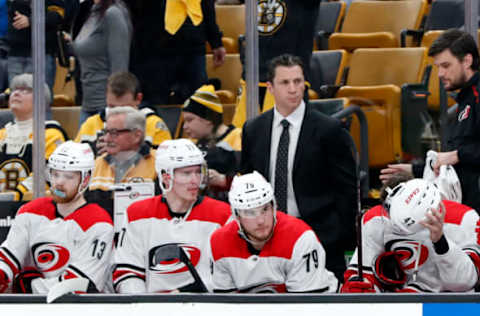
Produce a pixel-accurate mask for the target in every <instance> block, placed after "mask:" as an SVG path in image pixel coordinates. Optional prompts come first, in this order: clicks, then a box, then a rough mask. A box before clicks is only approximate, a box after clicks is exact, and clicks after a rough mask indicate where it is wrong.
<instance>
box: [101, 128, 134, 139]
mask: <svg viewBox="0 0 480 316" xmlns="http://www.w3.org/2000/svg"><path fill="white" fill-rule="evenodd" d="M131 131H133V129H131V128H122V129H116V128H112V129H107V128H105V129H104V130H103V135H107V134H110V136H112V137H117V136H118V135H120V134H121V133H127V132H131Z"/></svg>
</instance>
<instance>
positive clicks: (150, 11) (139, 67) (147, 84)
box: [126, 0, 226, 105]
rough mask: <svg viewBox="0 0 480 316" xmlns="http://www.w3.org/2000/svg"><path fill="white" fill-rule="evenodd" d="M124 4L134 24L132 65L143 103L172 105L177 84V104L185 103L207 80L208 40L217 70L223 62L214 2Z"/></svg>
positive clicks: (134, 1)
mask: <svg viewBox="0 0 480 316" xmlns="http://www.w3.org/2000/svg"><path fill="white" fill-rule="evenodd" d="M179 2H181V1H179ZM126 3H127V4H128V5H129V7H130V9H131V13H132V20H133V25H134V36H133V44H132V51H131V64H130V66H131V71H132V72H133V73H134V74H135V75H136V76H137V77H138V79H139V80H140V84H141V86H142V88H143V92H144V99H143V100H144V103H147V104H150V105H158V104H168V100H169V95H170V94H171V92H172V90H174V89H175V86H177V87H180V88H179V89H178V91H176V92H177V94H180V95H179V96H177V102H176V103H183V102H184V101H185V100H186V99H187V98H188V97H190V96H191V95H192V94H193V93H194V92H195V91H196V90H197V89H198V88H200V86H202V85H203V84H205V83H206V81H207V73H206V62H205V52H206V42H208V43H209V44H210V46H211V47H212V50H213V55H214V63H215V65H216V66H220V65H221V64H223V61H224V58H225V54H226V52H225V48H224V47H223V45H222V39H221V38H222V33H221V32H220V30H219V28H218V26H217V23H216V19H215V4H214V0H201V3H200V7H195V6H193V7H192V8H187V6H188V5H190V4H189V3H188V2H187V4H184V3H183V2H181V3H179V4H175V2H174V1H170V0H166V1H157V0H127V1H126ZM167 11H168V14H166V12H167ZM166 17H167V19H166ZM166 20H167V21H166ZM165 22H167V23H165Z"/></svg>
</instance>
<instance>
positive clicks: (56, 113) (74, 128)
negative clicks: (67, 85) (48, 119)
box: [52, 106, 81, 139]
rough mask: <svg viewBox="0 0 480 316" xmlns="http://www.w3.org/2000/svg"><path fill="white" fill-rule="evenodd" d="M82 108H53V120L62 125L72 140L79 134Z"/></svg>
mask: <svg viewBox="0 0 480 316" xmlns="http://www.w3.org/2000/svg"><path fill="white" fill-rule="evenodd" d="M80 109H81V107H80V106H59V107H53V108H52V118H53V119H54V120H55V121H58V122H59V123H60V125H62V127H63V129H64V130H65V132H66V133H67V135H68V137H69V138H70V139H75V136H77V133H78V119H79V118H80Z"/></svg>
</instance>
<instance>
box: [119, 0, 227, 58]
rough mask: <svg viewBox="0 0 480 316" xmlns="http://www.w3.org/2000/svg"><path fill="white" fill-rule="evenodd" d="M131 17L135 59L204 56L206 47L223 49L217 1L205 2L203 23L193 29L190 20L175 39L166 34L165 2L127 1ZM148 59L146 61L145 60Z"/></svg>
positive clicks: (153, 0)
mask: <svg viewBox="0 0 480 316" xmlns="http://www.w3.org/2000/svg"><path fill="white" fill-rule="evenodd" d="M125 2H126V3H127V4H128V6H129V8H130V10H131V13H132V20H133V26H134V30H135V31H134V34H135V35H134V38H133V47H135V49H134V51H133V52H132V58H134V59H137V60H143V59H144V58H145V57H148V56H155V57H157V56H175V55H203V54H205V49H206V48H205V43H206V42H208V43H209V44H210V46H211V47H212V48H218V47H220V46H222V32H220V30H219V28H218V25H217V23H216V15H215V1H214V0H202V3H201V5H202V12H203V21H202V23H200V24H199V25H198V26H195V25H193V23H192V21H191V20H190V18H189V17H188V16H187V18H186V20H185V22H184V23H183V25H182V26H181V27H180V29H179V30H178V31H177V33H175V34H174V35H171V34H170V33H168V32H167V31H166V30H165V9H166V0H127V1H125ZM144 56H145V57H144Z"/></svg>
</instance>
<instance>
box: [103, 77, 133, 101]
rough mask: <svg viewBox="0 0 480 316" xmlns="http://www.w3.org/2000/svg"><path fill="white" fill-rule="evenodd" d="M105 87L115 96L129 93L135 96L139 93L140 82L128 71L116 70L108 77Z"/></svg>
mask: <svg viewBox="0 0 480 316" xmlns="http://www.w3.org/2000/svg"><path fill="white" fill-rule="evenodd" d="M107 88H108V91H109V92H111V93H113V94H114V95H115V96H117V97H121V96H123V95H125V94H127V93H131V94H133V96H134V97H135V98H136V97H137V94H139V93H140V82H139V81H138V79H137V77H135V75H134V74H132V73H130V72H116V73H114V74H112V75H111V76H110V77H108V83H107Z"/></svg>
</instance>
